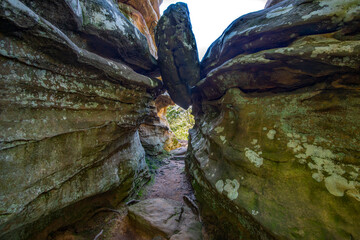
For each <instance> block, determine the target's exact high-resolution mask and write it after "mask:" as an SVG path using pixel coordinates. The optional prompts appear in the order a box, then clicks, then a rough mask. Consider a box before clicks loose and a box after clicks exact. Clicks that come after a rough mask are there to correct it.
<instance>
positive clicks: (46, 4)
mask: <svg viewBox="0 0 360 240" xmlns="http://www.w3.org/2000/svg"><path fill="white" fill-rule="evenodd" d="M23 2H24V3H25V4H26V5H27V6H28V7H29V8H30V9H32V10H33V11H34V12H36V14H38V15H39V16H41V17H43V18H44V19H46V20H48V21H50V22H51V23H52V24H54V25H55V26H56V27H57V28H59V29H60V30H61V31H63V32H64V33H65V34H66V35H67V36H68V37H69V38H70V39H71V40H72V41H73V42H75V43H76V44H77V45H78V46H80V47H82V48H84V49H86V50H88V51H91V52H93V53H96V54H98V55H100V56H103V57H105V58H109V59H112V60H114V61H116V62H120V63H125V64H127V65H128V66H130V67H131V68H133V69H134V70H135V71H137V72H139V73H143V74H151V73H152V72H154V71H157V62H156V60H155V58H154V57H153V56H152V55H151V53H150V50H149V46H148V43H147V39H146V37H145V36H144V35H143V34H142V33H141V32H140V31H139V30H138V29H137V28H136V27H135V26H134V25H133V24H132V23H131V22H130V21H129V20H128V19H127V18H126V17H125V16H124V15H123V14H122V13H121V12H120V9H119V7H118V6H117V4H116V3H115V2H114V1H112V0H111V1H107V0H60V1H58V0H50V1H33V0H24V1H23Z"/></svg>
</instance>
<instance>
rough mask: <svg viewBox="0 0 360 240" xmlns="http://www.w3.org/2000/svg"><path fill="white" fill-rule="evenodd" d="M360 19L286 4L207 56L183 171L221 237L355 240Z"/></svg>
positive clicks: (246, 24) (344, 6)
mask: <svg viewBox="0 0 360 240" xmlns="http://www.w3.org/2000/svg"><path fill="white" fill-rule="evenodd" d="M359 16H360V4H359V2H358V1H355V0H349V1H332V0H323V1H283V2H281V3H278V4H276V5H274V6H272V7H269V8H267V9H265V10H262V11H259V12H256V13H250V14H248V15H245V16H243V17H240V18H239V19H237V20H235V21H234V22H233V23H232V24H231V25H230V26H229V27H228V28H227V29H226V30H225V32H224V34H223V35H222V36H221V37H220V38H219V39H218V40H217V41H215V42H214V43H213V44H212V46H211V47H210V48H209V50H208V52H207V54H206V56H205V57H204V60H203V61H202V63H201V66H202V70H203V76H204V78H203V79H202V80H201V81H200V82H199V83H198V84H197V91H196V92H197V93H196V94H195V95H193V103H194V105H193V110H194V113H195V119H196V125H195V127H194V129H193V130H191V132H190V135H191V140H190V143H189V156H188V159H187V169H188V172H189V173H190V174H191V175H192V177H193V186H194V189H195V191H196V196H197V200H198V201H199V202H200V205H201V212H202V215H203V218H204V219H205V220H206V221H208V222H211V223H213V224H215V225H216V226H220V231H219V232H218V233H217V235H218V237H219V238H223V239H239V238H241V237H242V238H243V239H358V238H360V235H359V231H358V229H360V218H359V216H360V214H359V213H360V177H359V173H360V162H359V161H360V160H359V159H360V154H359V151H358V149H359V147H360V145H359V143H360V138H359V133H360V127H359V126H360V117H359V116H360V110H359V100H360V92H359V91H360V71H359V69H360V57H359V56H360V41H359V35H360V32H359V29H360V27H359V26H360V25H359V23H360V18H359ZM214 216H216V219H214Z"/></svg>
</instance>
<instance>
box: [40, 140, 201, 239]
mask: <svg viewBox="0 0 360 240" xmlns="http://www.w3.org/2000/svg"><path fill="white" fill-rule="evenodd" d="M186 150H187V148H186V147H181V148H178V149H176V150H174V151H172V152H171V154H170V156H168V157H167V158H165V159H163V160H158V161H160V162H161V166H160V167H159V168H157V165H156V164H155V165H153V164H150V168H154V169H152V170H155V171H153V177H152V180H151V181H150V182H149V183H148V184H147V185H146V186H144V187H143V189H141V190H140V191H139V194H138V196H137V197H136V200H131V201H129V202H128V203H127V204H128V205H125V204H123V205H121V206H119V207H118V208H117V209H110V208H99V209H98V210H97V211H96V212H95V213H92V214H91V215H90V216H88V217H87V218H86V219H83V220H80V221H79V222H78V223H76V224H74V225H72V226H68V227H66V228H63V229H61V230H59V231H57V232H53V233H50V234H49V235H48V237H47V239H51V240H83V239H96V240H101V239H102V240H105V239H106V240H107V239H110V240H120V239H121V240H154V239H156V240H162V239H170V240H200V239H204V238H203V232H202V223H201V222H200V220H199V216H198V210H197V206H196V205H195V204H194V203H195V197H194V194H193V191H192V187H191V184H190V182H189V179H188V178H187V176H186V174H185V163H184V159H185V154H186ZM156 168H157V169H156ZM39 239H41V238H39Z"/></svg>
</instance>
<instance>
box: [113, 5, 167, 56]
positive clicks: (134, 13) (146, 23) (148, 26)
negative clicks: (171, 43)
mask: <svg viewBox="0 0 360 240" xmlns="http://www.w3.org/2000/svg"><path fill="white" fill-rule="evenodd" d="M118 3H119V8H120V10H121V11H122V12H123V13H124V15H125V16H126V17H128V19H129V20H130V21H131V22H132V23H133V24H134V25H135V26H136V27H137V28H138V29H139V30H140V31H141V33H142V34H144V36H145V37H146V38H147V40H148V44H149V49H150V52H151V54H153V55H154V56H157V50H156V45H155V39H154V30H155V26H156V25H157V23H158V21H159V18H160V9H159V6H160V4H161V3H162V0H146V1H136V0H118Z"/></svg>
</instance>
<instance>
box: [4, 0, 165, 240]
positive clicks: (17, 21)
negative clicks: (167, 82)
mask: <svg viewBox="0 0 360 240" xmlns="http://www.w3.org/2000/svg"><path fill="white" fill-rule="evenodd" d="M24 3H25V4H24ZM0 46H1V47H0V48H1V50H0V65H1V67H0V85H1V87H0V89H1V90H0V91H1V94H0V96H1V100H0V105H1V112H0V125H1V128H0V136H1V137H0V238H1V239H24V238H27V237H29V236H30V235H31V234H32V233H33V232H36V231H39V230H43V229H44V228H45V227H46V226H47V225H48V224H49V223H51V224H52V227H53V228H55V229H56V228H57V227H60V226H62V225H63V224H70V223H71V222H72V221H75V220H78V219H79V218H80V217H81V216H83V215H84V213H89V212H91V209H93V208H94V207H95V206H99V203H100V202H101V203H102V204H105V205H107V206H113V205H115V204H116V203H118V202H120V201H121V200H123V199H124V198H125V197H126V196H127V195H128V194H129V193H130V192H131V191H132V189H133V188H134V187H136V184H140V182H141V181H142V179H143V178H144V176H145V175H146V171H147V168H146V165H145V161H144V155H145V152H144V150H143V148H142V146H141V143H140V138H139V134H138V128H139V125H140V124H141V123H142V122H143V121H144V119H145V118H146V117H147V115H148V114H149V113H150V103H151V101H152V100H153V99H154V97H155V95H156V92H157V91H158V90H157V89H158V88H160V87H161V82H160V81H158V80H156V79H152V78H150V77H147V76H144V75H140V74H138V73H136V72H135V71H134V70H133V69H132V68H134V69H135V70H136V71H138V72H143V73H146V74H150V73H151V72H152V71H153V70H154V69H156V61H155V60H154V58H153V57H152V56H151V54H150V52H149V49H148V45H147V41H146V38H145V37H144V36H143V35H142V34H141V33H140V32H139V30H138V29H137V28H136V27H135V26H134V25H132V24H131V23H130V22H129V21H128V20H127V19H126V18H125V17H124V16H123V15H122V14H121V12H120V11H119V9H118V7H117V5H116V4H114V3H113V2H112V1H105V0H104V1H102V0H97V1H95V0H94V1H88V0H87V1H71V0H69V1H68V0H66V1H45V2H44V1H26V0H25V1H23V2H20V1H17V0H4V1H1V3H0ZM123 62H125V63H126V64H128V65H125V64H123ZM129 66H131V67H129ZM101 196H103V198H101ZM95 203H97V204H95ZM48 231H51V229H50V228H49V229H48Z"/></svg>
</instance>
